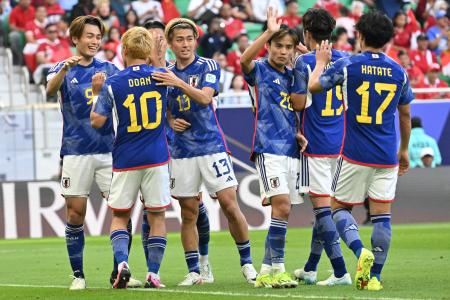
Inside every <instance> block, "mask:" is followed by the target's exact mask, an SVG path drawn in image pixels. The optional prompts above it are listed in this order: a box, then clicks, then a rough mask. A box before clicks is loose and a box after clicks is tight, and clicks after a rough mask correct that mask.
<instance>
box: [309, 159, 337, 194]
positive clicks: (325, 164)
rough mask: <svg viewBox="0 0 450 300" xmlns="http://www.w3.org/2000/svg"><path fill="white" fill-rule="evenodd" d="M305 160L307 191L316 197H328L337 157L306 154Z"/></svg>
mask: <svg viewBox="0 0 450 300" xmlns="http://www.w3.org/2000/svg"><path fill="white" fill-rule="evenodd" d="M305 161H306V177H307V178H306V185H307V186H308V193H309V194H310V195H311V196H316V197H330V196H331V194H332V191H331V185H332V182H333V175H334V173H335V171H336V163H337V157H313V156H306V160H305Z"/></svg>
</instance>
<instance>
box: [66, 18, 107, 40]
mask: <svg viewBox="0 0 450 300" xmlns="http://www.w3.org/2000/svg"><path fill="white" fill-rule="evenodd" d="M87 24H89V25H94V26H97V27H98V29H99V30H100V33H101V35H102V36H103V35H104V34H105V24H104V23H103V21H102V20H101V19H100V18H99V17H96V16H91V15H87V16H79V17H77V18H76V19H75V20H73V21H72V23H70V27H69V34H70V38H71V39H72V38H74V37H76V38H81V36H82V35H83V30H84V27H85V26H86V25H87Z"/></svg>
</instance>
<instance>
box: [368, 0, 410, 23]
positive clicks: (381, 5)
mask: <svg viewBox="0 0 450 300" xmlns="http://www.w3.org/2000/svg"><path fill="white" fill-rule="evenodd" d="M375 2H376V5H377V9H378V10H381V11H382V12H384V13H385V14H386V15H387V16H388V17H389V18H391V19H393V18H394V15H395V13H396V12H398V11H399V10H401V9H402V7H403V5H404V4H405V3H406V1H403V0H376V1H375Z"/></svg>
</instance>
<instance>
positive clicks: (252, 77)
mask: <svg viewBox="0 0 450 300" xmlns="http://www.w3.org/2000/svg"><path fill="white" fill-rule="evenodd" d="M253 62H254V64H253V65H254V67H253V69H252V70H251V71H250V73H248V74H246V73H244V79H245V81H246V82H247V83H248V85H249V86H255V84H256V74H257V73H258V69H259V68H260V66H259V64H260V62H259V61H257V60H255V61H253Z"/></svg>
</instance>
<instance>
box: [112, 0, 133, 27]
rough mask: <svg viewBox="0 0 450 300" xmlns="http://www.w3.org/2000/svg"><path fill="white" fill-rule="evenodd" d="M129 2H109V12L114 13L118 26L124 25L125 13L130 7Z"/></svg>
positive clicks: (114, 0) (120, 0) (123, 0)
mask: <svg viewBox="0 0 450 300" xmlns="http://www.w3.org/2000/svg"><path fill="white" fill-rule="evenodd" d="M130 2H131V1H130V0H111V3H110V5H111V11H114V12H115V14H116V16H117V18H118V19H119V23H120V25H123V24H125V13H126V12H127V10H128V9H129V7H130Z"/></svg>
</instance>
